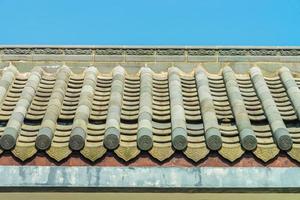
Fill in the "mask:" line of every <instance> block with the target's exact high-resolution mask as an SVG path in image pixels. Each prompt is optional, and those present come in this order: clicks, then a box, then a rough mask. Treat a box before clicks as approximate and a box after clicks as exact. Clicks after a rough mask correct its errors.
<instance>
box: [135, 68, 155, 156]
mask: <svg viewBox="0 0 300 200" xmlns="http://www.w3.org/2000/svg"><path fill="white" fill-rule="evenodd" d="M152 73H153V72H152V70H151V69H150V68H144V67H143V68H142V69H141V71H140V80H141V83H140V84H141V85H140V105H139V118H138V132H137V145H138V147H139V148H140V149H141V150H144V151H147V150H149V149H151V148H152V146H153V133H152Z"/></svg>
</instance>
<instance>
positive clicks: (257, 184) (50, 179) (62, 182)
mask: <svg viewBox="0 0 300 200" xmlns="http://www.w3.org/2000/svg"><path fill="white" fill-rule="evenodd" d="M0 174H3V175H5V176H3V178H2V179H1V180H0V187H50V188H51V187H81V188H85V187H87V188H91V187H93V188H99V189H101V188H154V189H155V188H157V189H162V188H165V189H172V188H174V189H176V188H180V189H206V188H207V189H226V188H227V189H230V188H231V189H238V188H244V189H245V188H249V189H250V188H252V189H253V188H254V189H262V188H266V189H276V188H277V189H280V190H281V189H284V188H287V189H300V182H299V180H300V169H299V168H255V167H249V168H248V167H244V168H239V167H232V168H220V167H200V168H196V167H191V168H184V167H95V166H88V167H63V166H52V167H50V166H48V167H45V166H44V167H41V166H0Z"/></svg>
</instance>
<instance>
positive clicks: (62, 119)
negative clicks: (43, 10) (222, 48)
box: [0, 65, 300, 161]
mask: <svg viewBox="0 0 300 200" xmlns="http://www.w3.org/2000/svg"><path fill="white" fill-rule="evenodd" d="M299 86H300V79H299V78H297V77H294V76H293V74H292V73H291V72H290V70H289V69H288V68H285V67H283V68H281V69H280V70H279V71H278V74H277V75H276V76H273V77H264V76H263V74H262V72H261V70H260V69H259V68H258V67H253V68H251V69H250V71H249V73H248V74H235V73H234V72H233V70H232V69H231V68H230V67H229V66H227V67H224V68H223V70H222V71H221V73H219V74H208V73H207V72H206V71H205V70H204V69H203V68H201V67H198V68H196V69H195V70H194V71H192V72H190V73H184V72H182V71H180V70H179V69H178V68H175V67H171V68H169V69H168V72H167V73H154V72H153V71H152V70H151V69H150V68H147V67H144V68H141V70H140V72H139V73H138V74H127V73H126V71H125V69H124V68H122V67H121V66H117V67H115V68H114V69H113V70H112V72H111V73H110V74H103V73H100V72H99V71H98V70H97V68H95V67H87V68H86V69H85V70H84V72H83V73H81V74H75V73H73V72H72V71H71V69H70V68H69V67H67V66H62V67H60V68H59V69H58V70H57V72H56V73H47V72H46V71H45V70H43V69H42V68H39V67H36V68H34V69H33V70H32V71H31V72H30V73H19V72H18V70H17V69H16V68H15V67H14V66H13V65H10V66H9V67H7V68H5V69H4V70H3V73H2V77H1V80H0V92H1V94H2V95H1V96H0V104H1V107H0V108H1V109H0V134H1V138H0V146H1V149H2V150H11V151H12V152H13V153H14V154H15V155H16V156H17V157H18V158H20V159H21V160H26V159H28V158H30V157H32V156H33V155H34V154H35V153H36V152H37V151H46V152H47V154H48V155H49V156H51V157H52V158H54V159H56V160H58V161H59V160H62V159H64V158H66V157H67V156H68V155H70V154H71V153H72V151H80V152H81V154H82V155H83V156H85V157H86V158H88V159H90V160H92V161H95V160H97V159H98V158H100V157H102V156H103V155H104V154H105V152H106V151H107V150H113V151H114V152H115V153H116V154H117V155H118V156H119V157H121V158H123V159H124V160H130V159H133V158H135V157H136V156H137V155H138V154H139V153H140V151H148V152H149V153H150V154H151V155H152V156H153V157H155V158H157V159H158V160H161V161H162V160H165V159H167V158H169V157H170V156H171V155H172V154H173V153H174V152H175V151H182V152H183V153H184V154H185V155H186V156H187V157H188V158H190V159H192V160H194V161H199V160H201V159H202V158H204V157H205V156H206V155H207V154H208V153H209V151H218V152H219V153H220V154H221V155H222V156H223V157H224V158H226V159H228V160H230V161H234V160H236V159H238V158H240V157H241V156H242V155H243V153H244V152H245V151H251V152H253V153H254V155H256V156H257V157H258V158H260V159H261V160H263V161H268V160H270V159H272V158H274V157H275V156H276V155H277V154H278V153H279V151H280V150H282V151H285V152H287V153H288V155H290V156H291V157H292V158H294V159H296V160H298V161H300V123H299V119H300V103H299V102H300V101H299V99H300V90H299Z"/></svg>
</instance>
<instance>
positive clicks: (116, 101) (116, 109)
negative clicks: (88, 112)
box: [104, 66, 125, 150]
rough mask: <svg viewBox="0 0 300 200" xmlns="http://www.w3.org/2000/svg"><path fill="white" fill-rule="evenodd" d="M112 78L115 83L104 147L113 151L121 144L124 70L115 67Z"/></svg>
mask: <svg viewBox="0 0 300 200" xmlns="http://www.w3.org/2000/svg"><path fill="white" fill-rule="evenodd" d="M112 76H113V81H112V87H111V94H110V101H109V105H108V113H107V119H106V127H105V135H104V146H105V147H106V148H108V149H111V150H112V149H116V148H117V147H118V146H119V143H120V118H121V107H122V101H123V90H124V81H125V70H124V68H123V67H121V66H118V67H115V68H114V69H113V72H112Z"/></svg>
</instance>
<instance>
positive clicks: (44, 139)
mask: <svg viewBox="0 0 300 200" xmlns="http://www.w3.org/2000/svg"><path fill="white" fill-rule="evenodd" d="M39 133H40V134H39V135H38V136H37V138H36V141H35V146H36V147H37V148H38V149H40V150H46V149H48V148H49V147H50V145H51V138H50V137H49V136H48V133H52V132H51V130H50V128H42V129H41V130H40V131H39Z"/></svg>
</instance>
